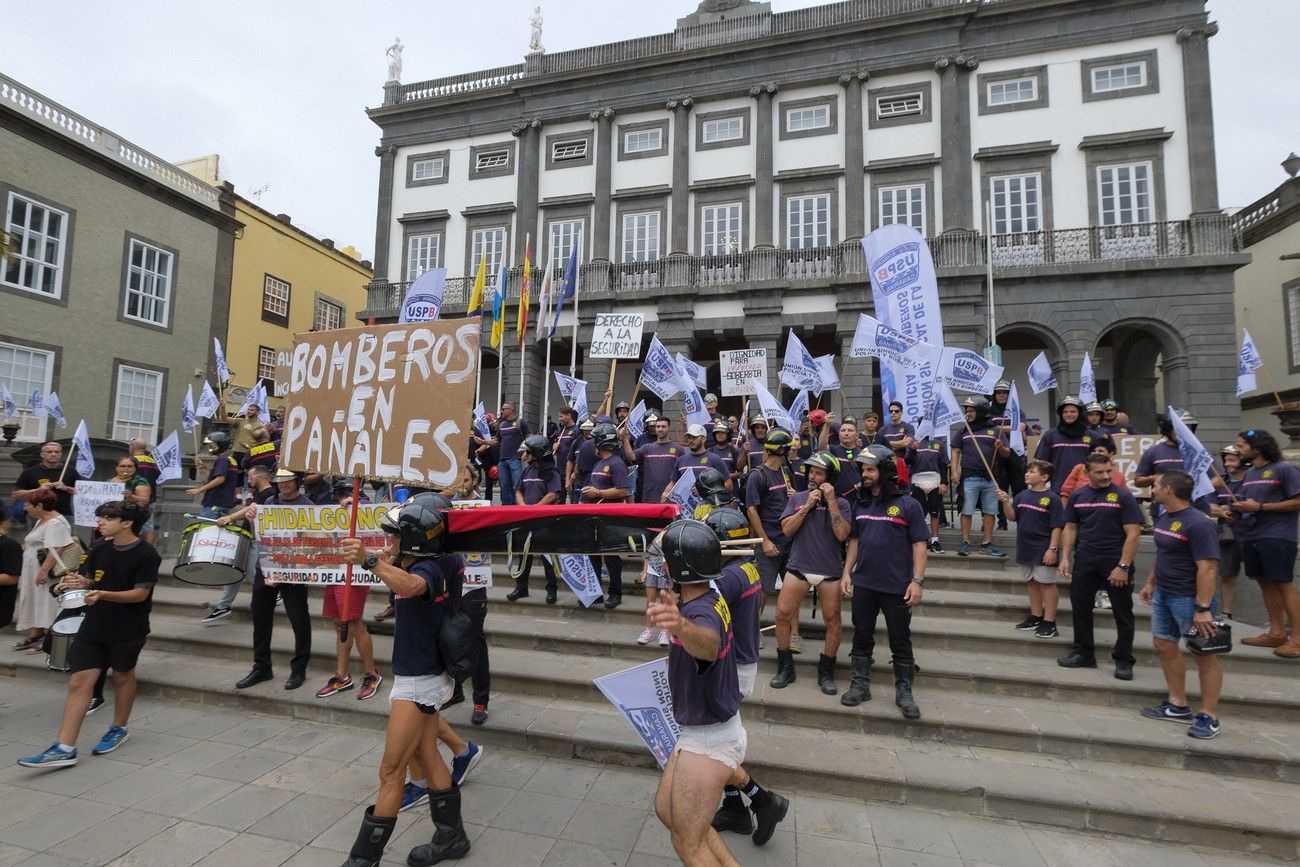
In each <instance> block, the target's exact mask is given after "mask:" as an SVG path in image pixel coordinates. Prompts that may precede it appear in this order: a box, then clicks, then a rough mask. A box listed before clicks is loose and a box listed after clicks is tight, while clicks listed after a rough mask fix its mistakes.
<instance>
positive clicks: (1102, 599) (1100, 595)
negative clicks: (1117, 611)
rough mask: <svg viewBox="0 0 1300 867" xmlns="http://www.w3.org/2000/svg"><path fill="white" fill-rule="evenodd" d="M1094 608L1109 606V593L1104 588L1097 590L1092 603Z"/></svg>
mask: <svg viewBox="0 0 1300 867" xmlns="http://www.w3.org/2000/svg"><path fill="white" fill-rule="evenodd" d="M1093 607H1094V608H1110V594H1109V593H1107V592H1106V591H1105V590H1098V591H1097V601H1096V602H1094V603H1093Z"/></svg>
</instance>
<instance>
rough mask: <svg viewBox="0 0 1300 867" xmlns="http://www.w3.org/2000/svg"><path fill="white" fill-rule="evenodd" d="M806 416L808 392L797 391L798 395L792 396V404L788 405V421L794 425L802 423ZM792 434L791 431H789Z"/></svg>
mask: <svg viewBox="0 0 1300 867" xmlns="http://www.w3.org/2000/svg"><path fill="white" fill-rule="evenodd" d="M807 414H808V392H807V391H806V390H805V389H802V388H801V389H799V393H798V394H796V395H795V396H794V402H793V403H791V404H790V419H791V420H792V421H794V422H795V423H796V424H802V423H803V417H804V416H806V415H807ZM791 433H793V431H791Z"/></svg>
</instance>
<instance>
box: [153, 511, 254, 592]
mask: <svg viewBox="0 0 1300 867" xmlns="http://www.w3.org/2000/svg"><path fill="white" fill-rule="evenodd" d="M252 550H253V534H252V533H250V532H249V531H248V530H245V529H244V528H243V527H236V526H233V525H230V526H225V527H219V526H217V525H216V524H214V523H211V522H205V521H196V522H195V523H193V524H190V525H189V526H188V527H186V528H185V530H184V531H183V532H182V534H181V553H180V556H179V557H177V558H176V568H175V569H173V570H172V575H174V576H175V577H177V578H179V579H180V580H182V581H186V582H188V583H190V584H201V585H203V586H205V587H224V586H226V585H227V584H238V583H239V582H240V581H243V580H244V575H245V573H246V571H247V569H248V562H249V559H250V555H251V553H252Z"/></svg>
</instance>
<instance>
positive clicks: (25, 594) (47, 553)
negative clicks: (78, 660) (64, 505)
mask: <svg viewBox="0 0 1300 867" xmlns="http://www.w3.org/2000/svg"><path fill="white" fill-rule="evenodd" d="M23 501H24V502H23V509H24V511H26V512H27V518H28V520H29V521H31V522H32V524H33V525H34V526H33V527H32V529H31V532H29V533H28V534H27V539H26V540H24V542H23V574H22V576H21V577H20V579H19V581H18V615H17V620H18V624H17V626H18V631H19V632H26V633H27V637H26V638H24V639H22V640H21V641H19V642H18V643H17V644H15V645H14V650H26V651H27V652H28V653H29V654H36V653H40V650H41V644H42V643H43V642H44V640H45V632H46V630H47V629H49V627H50V624H51V623H53V622H54V617H55V615H56V614H58V613H59V603H58V601H57V600H56V599H55V598H54V597H53V596H51V595H50V594H49V592H48V590H49V588H48V587H47V586H46V585H48V583H49V580H50V570H52V569H53V568H54V563H55V561H56V559H57V557H56V556H55V553H54V552H55V551H56V550H57V549H59V548H62V547H63V546H64V545H67V544H69V543H70V542H72V540H73V535H72V527H71V526H69V525H68V519H67V518H65V517H63V516H62V515H60V514H59V512H58V510H57V509H56V508H55V506H56V505H57V504H58V498H57V497H55V495H54V491H51V490H48V489H45V488H41V489H38V490H35V491H28V492H27V494H26V495H24V497H23ZM38 552H43V556H42V555H38Z"/></svg>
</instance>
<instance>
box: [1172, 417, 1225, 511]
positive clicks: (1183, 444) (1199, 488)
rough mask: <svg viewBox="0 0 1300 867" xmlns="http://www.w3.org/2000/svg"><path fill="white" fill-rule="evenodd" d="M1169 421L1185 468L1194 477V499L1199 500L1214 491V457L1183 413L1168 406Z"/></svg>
mask: <svg viewBox="0 0 1300 867" xmlns="http://www.w3.org/2000/svg"><path fill="white" fill-rule="evenodd" d="M1167 409H1168V412H1169V415H1168V416H1167V418H1168V419H1169V423H1170V424H1171V425H1172V426H1173V429H1174V436H1175V437H1177V438H1178V454H1179V455H1181V456H1182V458H1183V469H1184V470H1185V471H1186V472H1187V475H1189V476H1191V477H1192V482H1193V483H1194V487H1193V488H1192V499H1193V500H1199V499H1200V498H1201V497H1204V496H1206V495H1207V494H1212V493H1214V483H1213V482H1211V481H1210V467H1212V466H1214V457H1213V456H1212V455H1211V454H1210V453H1209V452H1208V451H1207V450H1206V448H1205V446H1203V445H1201V441H1200V440H1198V439H1197V438H1196V434H1194V433H1192V429H1191V428H1189V427H1188V426H1187V425H1186V424H1185V423H1184V422H1183V419H1182V413H1180V412H1179V411H1178V410H1176V409H1174V408H1173V407H1172V406H1171V407H1168V408H1167Z"/></svg>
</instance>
